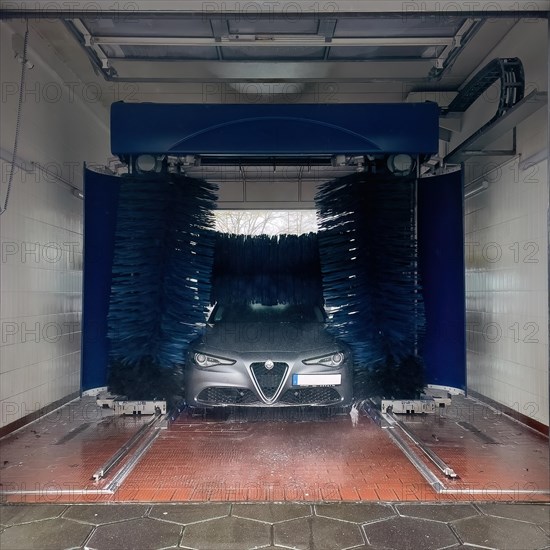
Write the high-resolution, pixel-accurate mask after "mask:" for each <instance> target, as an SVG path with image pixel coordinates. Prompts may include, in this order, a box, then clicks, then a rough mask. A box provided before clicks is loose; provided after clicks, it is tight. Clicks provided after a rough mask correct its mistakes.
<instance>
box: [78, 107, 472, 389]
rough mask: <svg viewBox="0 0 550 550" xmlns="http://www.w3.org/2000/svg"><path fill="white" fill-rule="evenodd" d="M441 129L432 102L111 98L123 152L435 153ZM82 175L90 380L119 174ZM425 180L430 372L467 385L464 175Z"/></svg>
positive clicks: (101, 364) (442, 380)
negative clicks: (282, 102)
mask: <svg viewBox="0 0 550 550" xmlns="http://www.w3.org/2000/svg"><path fill="white" fill-rule="evenodd" d="M438 139H439V108H438V106H437V105H436V104H435V103H405V104H396V103H392V104H315V105H311V104H293V105H280V104H274V105H202V104H201V105H196V104H184V105H181V104H177V105H176V104H153V103H135V104H134V103H122V102H119V103H114V104H113V105H112V106H111V150H112V152H113V154H115V155H119V156H121V157H123V158H126V159H127V158H128V157H135V156H137V155H139V154H159V155H166V154H168V155H169V154H174V155H183V154H192V155H212V156H216V155H218V156H222V157H224V158H225V160H226V161H227V162H228V163H231V162H235V163H237V162H239V158H240V157H255V156H258V157H261V156H264V157H268V158H269V159H274V160H275V159H276V157H278V156H279V157H281V156H285V157H293V158H296V161H297V163H299V162H300V158H302V159H305V158H307V157H308V156H310V157H311V156H317V155H318V156H331V155H334V154H350V155H353V154H356V155H365V154H369V153H372V154H385V155H389V154H392V153H408V154H411V155H422V154H433V153H437V152H438ZM231 157H234V158H233V160H232V159H231ZM85 180H86V201H85V210H86V213H85V247H86V262H85V265H84V271H85V279H84V303H85V308H84V317H83V323H84V330H83V333H84V334H85V340H84V342H83V355H82V370H83V379H82V387H83V389H89V388H93V387H96V386H101V385H104V384H105V381H106V365H107V355H108V343H107V339H106V333H107V325H106V322H107V321H106V319H107V311H108V289H109V288H110V279H111V268H112V265H111V264H112V250H113V247H114V227H115V223H116V211H117V201H118V189H119V185H118V183H119V181H120V178H118V177H114V176H105V175H102V174H98V173H95V172H91V171H89V170H87V171H86V177H85ZM418 190H419V193H418V204H417V208H418V210H417V211H418V215H419V218H421V219H420V220H419V222H420V223H419V235H418V237H419V252H420V255H419V263H420V267H421V270H423V278H424V282H425V285H424V288H425V290H426V291H427V292H428V293H429V294H430V295H431V301H430V303H427V316H428V317H431V320H432V323H431V326H432V327H434V331H435V332H433V334H431V336H430V334H427V336H428V338H427V342H426V344H427V348H429V349H427V352H428V353H427V354H426V368H427V372H426V375H427V381H428V382H429V383H432V384H434V383H435V384H439V385H448V386H453V387H456V388H464V386H465V349H464V343H465V335H464V330H463V328H464V282H463V277H464V259H463V233H462V182H461V178H460V175H459V174H455V175H453V174H451V175H449V176H441V179H438V178H428V179H427V180H425V181H424V180H420V181H419V188H418ZM434 214H437V215H434ZM449 219H451V220H454V221H453V223H452V224H450V223H449ZM451 233H452V234H451ZM430 304H431V305H430ZM438 327H439V328H438ZM440 327H444V328H443V329H441V328H440ZM428 333H430V329H429V328H428ZM449 335H452V338H449ZM449 357H451V358H452V361H449Z"/></svg>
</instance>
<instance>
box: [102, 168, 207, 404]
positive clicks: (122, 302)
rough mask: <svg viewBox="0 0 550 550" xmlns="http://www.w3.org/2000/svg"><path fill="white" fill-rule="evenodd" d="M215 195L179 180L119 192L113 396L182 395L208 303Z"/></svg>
mask: <svg viewBox="0 0 550 550" xmlns="http://www.w3.org/2000/svg"><path fill="white" fill-rule="evenodd" d="M214 190H215V187H214V186H213V185H211V184H208V183H207V182H205V181H202V180H196V179H192V178H185V177H181V176H170V178H169V179H162V180H161V179H158V180H154V179H153V180H151V179H149V180H143V179H134V178H128V179H125V180H124V181H123V182H122V184H121V187H120V195H119V206H118V212H117V227H116V234H115V250H114V258H113V268H112V282H111V297H110V305H109V315H108V324H109V329H108V337H109V341H110V365H109V386H110V388H111V390H112V391H113V392H115V393H119V394H125V395H127V396H128V397H129V398H132V399H151V398H153V397H166V398H169V397H170V396H171V395H173V394H175V393H177V392H178V391H179V390H180V389H181V388H180V387H179V386H180V384H181V380H180V379H181V372H180V370H181V368H180V367H181V365H182V363H183V361H184V355H185V351H186V348H187V344H188V343H189V341H190V340H191V339H192V338H193V337H194V336H195V335H196V334H197V331H198V324H199V323H201V322H204V314H205V311H206V307H207V305H208V302H209V298H210V277H211V272H212V261H213V245H214V238H213V231H212V227H213V218H212V211H213V210H214V208H215V200H216V196H215V194H214Z"/></svg>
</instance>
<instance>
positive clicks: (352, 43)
mask: <svg viewBox="0 0 550 550" xmlns="http://www.w3.org/2000/svg"><path fill="white" fill-rule="evenodd" d="M453 42H454V38H453V37H431V36H427V37H422V36H421V37H405V36H396V37H388V38H386V37H384V38H374V37H372V38H371V37H365V38H332V39H331V40H330V42H329V44H327V41H326V38H325V37H324V36H306V35H299V36H271V35H270V36H265V35H257V36H253V35H252V36H250V35H238V36H237V35H233V36H231V35H230V36H222V37H221V39H220V40H217V39H216V38H214V37H185V36H174V37H164V36H92V37H91V43H92V44H94V45H117V46H219V47H224V46H225V47H232V48H234V47H239V48H246V47H249V48H250V47H252V48H258V47H260V48H261V47H273V46H285V47H304V46H321V47H324V46H327V45H330V46H331V47H332V48H334V47H341V46H344V47H346V46H347V47H360V46H451V45H452V44H453Z"/></svg>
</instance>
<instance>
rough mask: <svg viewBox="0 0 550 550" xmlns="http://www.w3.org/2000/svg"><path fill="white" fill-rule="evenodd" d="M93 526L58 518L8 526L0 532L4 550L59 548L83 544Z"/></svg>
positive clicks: (57, 549)
mask: <svg viewBox="0 0 550 550" xmlns="http://www.w3.org/2000/svg"><path fill="white" fill-rule="evenodd" d="M92 529H93V527H92V526H91V525H85V524H83V523H76V522H74V521H69V520H68V519H63V518H56V519H45V520H43V521H36V522H34V523H29V524H22V525H14V526H12V527H7V528H6V529H5V530H4V532H3V533H1V534H0V548H1V549H2V550H22V549H24V550H34V549H36V550H50V549H52V550H53V549H55V550H59V549H60V548H73V547H75V546H81V545H82V544H83V543H84V541H85V540H86V538H87V537H88V535H89V534H90V533H91V531H92Z"/></svg>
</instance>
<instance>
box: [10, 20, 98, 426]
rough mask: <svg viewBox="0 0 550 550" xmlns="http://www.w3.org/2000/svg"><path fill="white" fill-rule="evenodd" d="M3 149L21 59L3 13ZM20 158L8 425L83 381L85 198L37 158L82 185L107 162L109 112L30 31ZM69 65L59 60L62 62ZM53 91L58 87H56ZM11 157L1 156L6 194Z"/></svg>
mask: <svg viewBox="0 0 550 550" xmlns="http://www.w3.org/2000/svg"><path fill="white" fill-rule="evenodd" d="M0 25H1V29H0V31H1V32H0V35H1V75H0V80H1V85H2V90H3V95H2V103H1V105H0V108H1V113H0V116H1V118H2V125H1V128H2V129H1V147H2V152H3V156H7V155H8V154H11V151H12V150H13V137H14V130H15V115H16V108H17V93H11V92H12V90H13V89H14V87H16V89H17V90H18V86H19V76H20V70H21V69H20V68H21V66H20V65H19V64H18V63H17V62H16V61H15V60H14V56H13V53H12V49H11V35H12V30H13V28H12V27H9V26H8V25H6V24H5V23H0ZM29 46H30V51H29V54H30V55H29V57H30V59H31V60H32V61H33V62H34V65H35V66H34V68H33V69H32V70H30V71H28V72H27V84H26V87H25V90H26V92H27V93H26V94H25V96H24V103H23V113H22V125H21V134H20V141H19V149H18V157H20V158H21V159H22V160H23V161H26V162H27V164H26V168H27V170H28V171H26V172H25V171H24V170H22V169H19V168H17V169H16V171H15V177H14V179H13V187H12V191H11V195H10V201H9V205H8V210H7V212H6V213H5V214H3V215H2V216H0V240H1V254H2V257H1V263H0V323H1V334H0V427H2V426H5V425H7V424H10V423H11V422H14V421H16V420H17V419H19V418H21V417H23V416H25V415H27V414H29V413H31V412H33V411H35V410H39V409H41V408H43V407H45V406H47V405H49V404H50V403H53V402H56V401H58V400H60V399H63V398H65V397H67V396H69V395H71V394H73V393H74V392H77V391H78V390H79V388H80V320H81V313H82V295H81V287H82V260H83V258H82V232H83V217H82V214H83V202H82V200H80V199H78V198H76V197H75V196H74V195H73V194H72V193H71V190H70V189H69V188H68V187H67V186H65V185H63V184H61V183H59V182H58V181H56V180H55V178H53V177H52V176H49V175H47V174H44V173H43V172H41V171H40V170H38V169H36V168H35V167H33V166H32V165H30V164H29V161H33V162H38V163H40V164H41V165H42V166H44V167H46V168H47V169H48V170H49V171H50V172H54V173H57V174H59V175H61V176H62V177H63V178H64V179H66V180H70V181H71V182H72V183H73V184H74V185H76V186H77V187H79V188H82V169H81V167H82V162H83V161H84V160H86V161H92V162H93V161H95V162H100V163H105V162H106V159H107V158H108V155H109V151H108V149H109V141H108V133H107V127H106V125H105V121H107V120H108V116H107V112H106V111H104V109H103V108H100V107H99V106H98V105H86V104H84V103H83V102H82V101H80V100H79V99H78V98H77V97H74V98H73V100H72V101H70V100H69V96H68V95H67V94H66V93H64V94H63V95H62V97H61V98H60V100H59V101H48V100H47V96H45V94H44V90H45V89H46V87H47V86H49V89H50V91H52V90H53V91H55V90H62V91H63V92H66V91H67V90H66V87H65V85H64V82H76V81H77V78H76V77H75V76H74V75H67V74H66V73H65V74H59V73H57V72H56V70H55V69H56V68H57V67H59V68H62V69H63V70H66V67H64V66H63V65H61V64H60V62H59V60H58V59H57V58H56V57H55V54H54V52H53V51H52V50H51V48H50V47H48V45H46V44H44V43H43V42H42V41H41V39H40V37H38V36H37V35H36V34H34V32H31V35H30V39H29ZM60 70H61V69H60ZM50 97H54V95H53V93H52V96H50ZM9 171H10V164H9V163H8V162H5V161H0V174H1V180H0V182H1V183H0V200H1V201H2V204H3V200H4V197H5V193H6V187H7V181H8V174H9Z"/></svg>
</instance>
